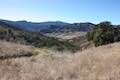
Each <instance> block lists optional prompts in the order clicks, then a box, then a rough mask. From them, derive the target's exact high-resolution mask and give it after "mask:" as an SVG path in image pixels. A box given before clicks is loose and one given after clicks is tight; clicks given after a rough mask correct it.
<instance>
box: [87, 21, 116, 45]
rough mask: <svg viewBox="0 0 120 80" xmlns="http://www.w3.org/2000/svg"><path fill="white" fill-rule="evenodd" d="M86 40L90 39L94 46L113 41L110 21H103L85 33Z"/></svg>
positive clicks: (112, 29)
mask: <svg viewBox="0 0 120 80" xmlns="http://www.w3.org/2000/svg"><path fill="white" fill-rule="evenodd" d="M87 38H88V40H92V41H93V42H94V44H95V46H100V45H104V44H108V43H113V42H114V28H113V26H112V25H111V23H110V22H108V21H105V22H101V23H99V24H97V25H96V26H95V27H94V28H93V29H92V30H91V31H90V32H88V34H87Z"/></svg>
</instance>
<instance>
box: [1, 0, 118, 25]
mask: <svg viewBox="0 0 120 80" xmlns="http://www.w3.org/2000/svg"><path fill="white" fill-rule="evenodd" d="M0 19H7V20H13V21H18V20H27V21H32V22H44V21H63V22H69V23H75V22H92V23H99V22H101V21H111V22H112V23H113V24H120V0H1V1H0Z"/></svg>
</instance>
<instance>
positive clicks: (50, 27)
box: [0, 19, 94, 33]
mask: <svg viewBox="0 0 120 80" xmlns="http://www.w3.org/2000/svg"><path fill="white" fill-rule="evenodd" d="M0 22H4V23H6V24H8V25H11V26H14V27H16V28H19V29H24V30H29V31H41V32H43V33H52V32H66V31H69V32H70V31H72V32H73V31H75V32H77V31H79V32H80V31H84V32H87V31H89V30H90V29H91V28H92V27H93V26H94V24H92V23H88V22H86V23H74V24H70V23H66V22H61V21H48V22H39V23H38V22H27V21H9V20H2V19H1V20H0Z"/></svg>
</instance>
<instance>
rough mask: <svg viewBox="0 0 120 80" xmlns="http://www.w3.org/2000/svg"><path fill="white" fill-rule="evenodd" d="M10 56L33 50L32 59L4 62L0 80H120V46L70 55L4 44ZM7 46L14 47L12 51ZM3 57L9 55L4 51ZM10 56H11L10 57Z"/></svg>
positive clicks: (102, 47)
mask: <svg viewBox="0 0 120 80" xmlns="http://www.w3.org/2000/svg"><path fill="white" fill-rule="evenodd" d="M0 44H1V45H0V49H1V46H2V47H3V49H4V50H5V51H6V52H11V50H12V52H11V53H14V52H13V50H14V51H15V52H16V53H18V54H20V52H19V50H17V49H21V50H23V51H24V52H28V51H30V50H32V54H36V55H32V56H23V57H13V58H12V57H11V58H8V59H7V58H6V59H4V60H3V59H1V60H0V72H1V73H0V80H119V79H120V77H119V76H120V74H119V73H120V69H119V68H120V61H119V59H120V54H119V53H120V49H119V47H120V43H114V44H109V45H105V46H100V47H98V48H91V49H88V50H85V51H83V52H77V53H75V54H70V52H64V53H60V52H57V51H53V50H48V49H45V48H44V49H42V48H41V49H39V48H32V49H31V47H30V46H24V45H19V44H14V43H8V42H7V43H6V42H0ZM6 45H13V46H11V48H9V46H6ZM0 53H1V54H6V53H4V51H3V52H2V51H1V52H0ZM8 55H9V54H8Z"/></svg>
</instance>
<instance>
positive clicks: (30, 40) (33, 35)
mask: <svg viewBox="0 0 120 80" xmlns="http://www.w3.org/2000/svg"><path fill="white" fill-rule="evenodd" d="M0 40H6V41H9V42H16V43H20V44H25V45H33V46H35V47H39V48H41V47H46V48H54V49H56V50H59V51H63V50H70V51H73V52H75V51H76V50H78V48H77V47H76V46H74V45H72V44H70V43H68V42H66V41H59V40H58V39H56V38H51V37H46V36H44V35H42V34H41V33H40V32H31V31H24V30H17V29H13V28H10V27H5V26H0ZM11 46H12V45H11Z"/></svg>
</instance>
